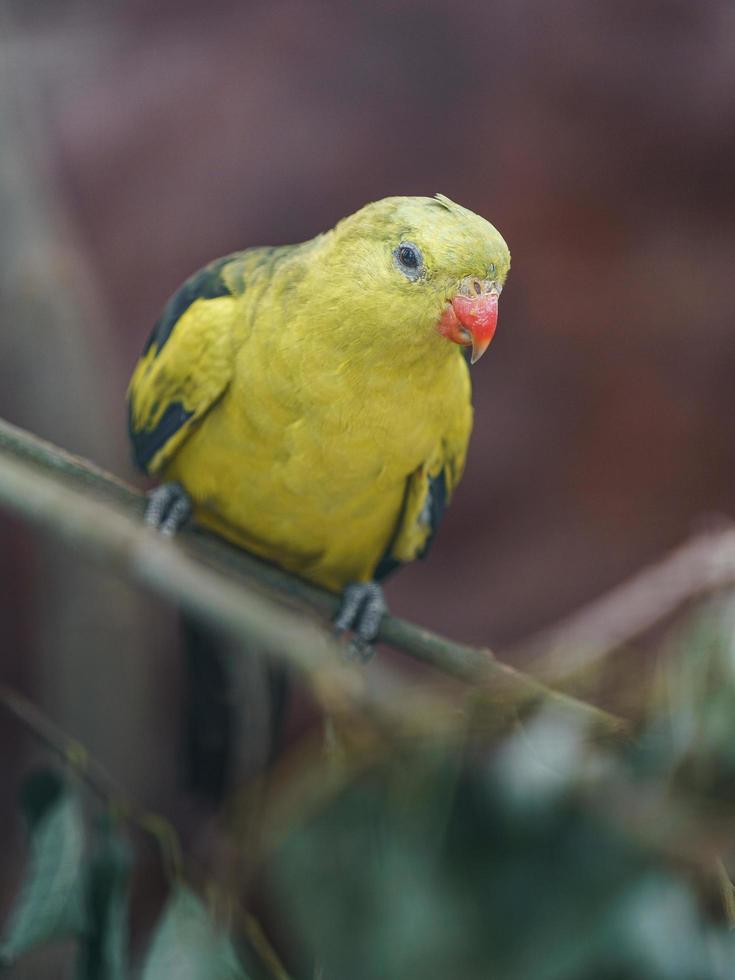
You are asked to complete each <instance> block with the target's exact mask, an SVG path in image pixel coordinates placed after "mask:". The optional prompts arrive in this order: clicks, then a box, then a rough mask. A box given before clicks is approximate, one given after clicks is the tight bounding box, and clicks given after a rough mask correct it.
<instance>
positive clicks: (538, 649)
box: [518, 522, 735, 683]
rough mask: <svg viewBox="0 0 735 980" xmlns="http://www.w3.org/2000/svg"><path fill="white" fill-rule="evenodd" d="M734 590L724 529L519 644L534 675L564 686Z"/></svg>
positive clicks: (730, 538) (734, 559)
mask: <svg viewBox="0 0 735 980" xmlns="http://www.w3.org/2000/svg"><path fill="white" fill-rule="evenodd" d="M734 587H735V529H734V528H733V527H732V525H726V524H724V522H723V526H722V527H721V528H720V529H718V530H711V531H707V532H704V533H701V534H699V535H697V536H696V537H693V538H691V539H690V540H689V541H687V542H686V543H685V544H683V545H681V546H680V547H679V548H677V549H676V550H674V551H672V552H671V553H670V554H668V555H666V557H665V558H662V559H660V560H659V561H658V562H656V563H655V564H653V565H651V566H649V567H648V568H644V569H643V570H642V571H640V572H638V573H637V574H636V575H635V576H633V578H631V579H629V580H628V581H627V582H624V583H623V584H622V585H619V586H618V587H617V588H615V589H612V590H611V591H610V592H608V593H606V594H605V595H603V596H602V597H601V598H599V599H597V600H596V601H595V602H592V603H590V604H589V605H587V606H585V607H584V608H583V609H581V610H579V611H578V612H576V613H574V614H573V615H572V616H569V617H568V618H567V619H564V620H562V622H561V623H558V624H556V625H555V626H552V627H551V628H550V629H547V630H543V631H542V632H540V633H538V634H537V635H536V636H534V637H531V639H529V640H526V641H524V642H523V643H521V644H519V647H518V649H520V650H522V651H523V653H524V655H526V656H530V657H531V658H532V662H533V663H534V673H538V674H539V675H540V676H543V677H546V678H550V679H551V678H553V681H554V683H563V681H564V680H565V679H566V678H568V677H571V676H572V675H573V674H575V673H577V672H578V671H581V670H585V669H587V668H590V667H594V666H596V665H599V664H600V663H601V662H602V661H603V660H604V659H605V658H606V657H608V656H609V655H610V654H612V653H614V652H615V651H616V650H619V649H621V647H623V646H625V645H626V644H629V643H631V642H632V641H633V640H635V639H638V638H639V637H641V636H644V635H645V634H646V633H648V632H649V631H650V630H652V629H653V628H654V627H655V626H658V625H660V624H661V623H662V622H664V621H666V620H668V619H670V618H671V617H672V616H674V615H675V614H676V613H677V612H679V611H680V610H681V609H682V608H683V607H684V606H685V605H686V604H688V603H690V602H693V601H696V600H697V599H701V598H703V597H704V596H707V595H713V594H715V593H717V592H721V591H724V590H728V589H732V588H734Z"/></svg>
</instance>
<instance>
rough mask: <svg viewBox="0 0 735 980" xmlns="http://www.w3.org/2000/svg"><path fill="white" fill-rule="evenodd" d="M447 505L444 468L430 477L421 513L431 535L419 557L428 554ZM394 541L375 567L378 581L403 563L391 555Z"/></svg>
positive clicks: (374, 575)
mask: <svg viewBox="0 0 735 980" xmlns="http://www.w3.org/2000/svg"><path fill="white" fill-rule="evenodd" d="M446 507H447V481H446V477H445V475H444V470H443V469H442V470H441V471H440V472H439V473H437V475H436V476H431V477H429V492H428V494H427V495H426V503H425V504H424V509H423V511H422V513H421V517H422V519H424V520H425V521H426V523H427V524H428V525H429V537H428V538H427V539H426V544H425V545H424V547H423V548H422V549H421V551H420V552H419V554H418V557H419V558H426V556H427V555H428V554H429V551H430V550H431V545H432V543H433V541H434V538H435V537H436V532H437V531H438V530H439V525H440V524H441V520H442V517H443V516H444V511H445V510H446ZM398 526H399V527H400V521H399V522H398ZM392 543H393V542H391V544H389V545H388V547H387V548H386V549H385V554H384V555H383V557H382V558H381V559H380V561H379V562H378V564H377V566H376V568H375V571H374V573H373V578H374V579H375V581H376V582H381V581H382V580H383V579H385V578H387V577H388V576H389V575H392V574H393V572H395V571H396V570H397V569H399V568H400V567H401V565H403V562H402V561H400V560H399V559H398V558H394V557H393V556H392V555H391V546H392Z"/></svg>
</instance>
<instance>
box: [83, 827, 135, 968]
mask: <svg viewBox="0 0 735 980" xmlns="http://www.w3.org/2000/svg"><path fill="white" fill-rule="evenodd" d="M132 865H133V855H132V850H131V848H130V845H129V844H128V842H127V841H126V840H124V839H123V838H122V837H120V836H119V835H118V834H117V833H116V832H115V828H114V826H113V825H112V823H111V822H110V820H109V818H107V817H105V818H103V819H102V820H101V821H100V822H99V823H98V826H97V832H96V837H95V845H94V849H93V852H92V856H91V859H90V862H89V867H88V869H87V876H86V890H85V898H86V905H87V917H88V921H89V932H88V934H87V936H86V937H85V940H84V942H83V944H82V945H81V947H80V956H79V963H78V967H77V978H78V980H124V978H125V977H127V975H128V969H127V959H128V957H127V948H128V897H129V896H128V893H129V882H130V873H131V870H132Z"/></svg>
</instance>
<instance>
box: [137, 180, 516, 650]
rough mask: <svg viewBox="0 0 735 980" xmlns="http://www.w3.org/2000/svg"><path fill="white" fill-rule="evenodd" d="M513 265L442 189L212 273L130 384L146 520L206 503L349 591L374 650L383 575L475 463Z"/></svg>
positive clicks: (185, 516)
mask: <svg viewBox="0 0 735 980" xmlns="http://www.w3.org/2000/svg"><path fill="white" fill-rule="evenodd" d="M509 269H510V252H509V250H508V246H507V245H506V243H505V241H504V239H503V237H502V236H501V235H500V233H499V232H498V231H497V230H496V229H495V228H494V227H493V225H491V224H490V223H489V222H488V221H487V220H485V219H484V218H482V217H480V216H479V215H478V214H475V213H474V212H472V211H470V210H468V209H467V208H465V207H462V206H461V205H459V204H456V203H455V202H453V201H452V200H450V199H449V198H448V197H445V196H444V195H442V194H437V195H436V196H434V197H418V196H404V197H387V198H384V199H382V200H379V201H374V202H372V203H369V204H367V205H365V206H364V207H362V208H361V209H360V210H358V211H356V212H355V213H354V214H351V215H349V216H348V217H345V218H343V219H342V220H340V221H339V222H338V223H337V224H336V225H335V226H334V228H332V229H331V230H329V231H326V232H323V233H321V234H318V235H317V236H316V237H315V238H312V239H311V240H309V241H306V242H302V243H300V244H296V245H280V246H267V247H253V248H248V249H246V250H244V251H239V252H234V253H232V254H230V255H227V256H225V257H223V258H219V259H216V260H214V261H213V262H210V263H209V264H208V265H206V266H205V267H204V268H202V269H201V270H200V271H198V272H196V273H194V274H193V275H192V276H191V277H190V278H189V279H187V280H186V281H185V282H184V284H183V285H182V286H181V287H180V288H179V290H178V291H177V292H176V293H174V295H173V296H172V297H171V299H169V301H168V303H167V304H166V306H165V307H164V309H163V312H162V315H161V317H160V319H159V320H158V322H157V323H156V325H155V326H154V328H153V331H152V333H151V335H150V338H149V340H148V342H147V344H146V346H145V349H144V351H143V353H142V355H141V357H140V359H139V360H138V363H137V365H136V366H135V369H134V372H133V375H132V378H131V381H130V385H129V389H128V414H129V432H130V438H131V441H132V447H133V455H134V459H135V462H136V463H137V465H138V466H139V467H140V468H141V469H142V470H143V471H144V472H145V473H147V474H148V475H150V476H153V477H158V478H160V479H161V480H162V481H163V482H161V483H160V484H159V485H158V486H156V487H155V488H154V489H153V490H152V491H150V492H149V497H148V504H147V511H146V516H145V520H146V522H147V523H148V524H150V525H152V526H153V527H155V528H157V529H158V530H159V531H160V532H162V533H163V534H165V535H173V534H175V533H176V532H177V531H178V530H179V529H180V528H181V527H182V526H183V525H184V524H185V523H186V522H187V521H189V519H190V518H192V517H193V519H194V520H195V521H196V522H197V524H198V525H200V526H203V527H205V528H207V529H209V530H211V531H213V532H215V533H216V534H218V535H221V536H222V537H224V538H225V539H227V540H228V541H230V542H232V543H234V544H235V545H237V546H239V547H242V548H244V549H246V550H248V551H249V552H251V553H253V554H255V555H257V556H259V557H260V558H263V559H265V560H267V561H269V562H272V563H275V564H276V565H278V566H280V567H282V568H283V569H285V570H287V571H289V572H291V573H293V574H295V575H297V576H299V577H301V578H303V579H305V580H307V581H310V582H313V583H316V584H317V585H320V586H322V587H324V588H325V589H327V590H329V591H332V592H334V593H338V594H339V595H340V597H341V604H340V607H339V611H338V613H337V615H336V618H335V620H334V627H335V630H336V631H337V632H338V633H340V634H343V633H348V632H352V634H353V638H354V639H355V641H356V642H357V644H358V646H359V648H360V649H362V650H363V651H369V650H370V649H371V644H372V643H373V642H374V641H375V639H376V637H377V634H378V631H379V628H380V624H381V622H382V619H383V616H384V615H385V614H386V612H387V605H386V602H385V598H384V595H383V589H382V584H381V583H382V582H383V580H384V579H385V577H386V576H387V575H388V574H389V573H391V572H393V571H395V570H396V569H397V568H399V567H401V566H402V565H404V564H406V563H407V562H410V561H412V560H413V559H416V558H422V557H425V556H426V554H427V553H428V550H429V546H430V545H431V543H432V541H433V539H434V536H435V534H436V531H437V528H438V526H439V523H440V521H441V518H442V514H443V512H444V510H445V508H446V506H447V505H448V503H449V501H450V499H451V497H452V494H453V493H454V491H455V489H456V487H457V484H458V482H459V480H460V477H461V475H462V471H463V469H464V465H465V458H466V454H467V447H468V441H469V438H470V432H471V429H472V421H473V418H472V404H471V388H470V378H469V367H468V360H469V361H470V362H471V364H475V363H476V362H477V361H478V360H479V359H480V357H481V356H482V355H483V354H484V352H485V351H486V349H487V347H488V345H489V344H490V341H491V340H492V338H493V335H494V333H495V329H496V326H497V319H498V299H499V296H500V293H501V291H502V289H503V286H504V284H505V281H506V277H507V275H508V272H509ZM465 349H466V350H465ZM466 353H469V358H467V357H465V356H464V355H465V354H466Z"/></svg>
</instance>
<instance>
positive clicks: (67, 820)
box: [0, 770, 86, 964]
mask: <svg viewBox="0 0 735 980" xmlns="http://www.w3.org/2000/svg"><path fill="white" fill-rule="evenodd" d="M20 804H21V808H22V809H23V811H24V814H25V817H26V821H27V824H28V830H29V834H30V841H29V853H28V864H27V868H26V873H25V877H24V879H23V882H22V883H21V886H20V891H19V893H18V896H17V898H16V900H15V903H14V905H13V907H12V909H11V911H10V915H9V917H8V920H7V923H6V925H5V929H4V931H3V939H2V943H1V944H0V962H1V963H4V964H8V963H12V962H13V961H14V960H16V959H17V958H18V957H19V956H20V955H21V954H22V953H25V952H26V951H27V950H29V949H32V948H33V947H34V946H40V945H41V944H42V943H47V942H50V941H51V940H55V939H66V938H69V937H71V936H79V935H80V934H81V933H83V932H84V931H85V927H86V914H85V908H84V901H83V889H84V869H83V863H84V851H85V827H84V817H83V814H82V808H81V804H80V802H79V799H78V797H77V795H76V793H75V792H73V791H72V789H71V788H70V787H69V786H68V785H67V784H66V783H65V782H64V780H63V779H62V777H61V776H59V775H58V774H57V773H55V772H53V771H52V770H41V771H39V772H36V773H33V774H32V775H31V776H30V777H29V778H28V779H27V780H26V782H25V784H24V786H23V789H22V791H21V798H20Z"/></svg>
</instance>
